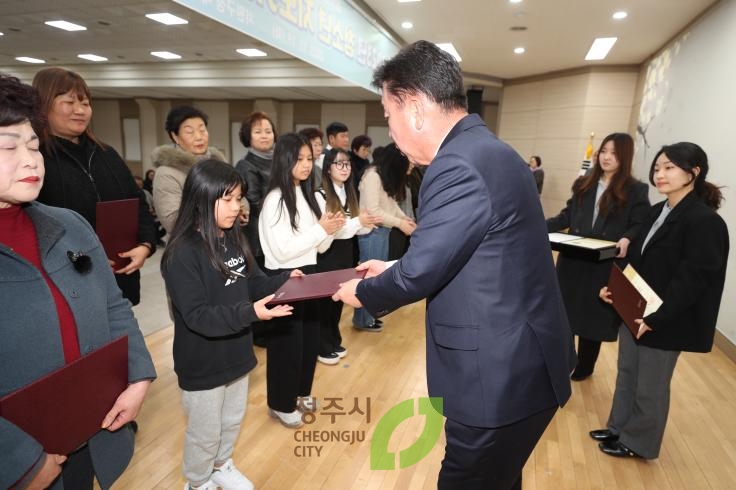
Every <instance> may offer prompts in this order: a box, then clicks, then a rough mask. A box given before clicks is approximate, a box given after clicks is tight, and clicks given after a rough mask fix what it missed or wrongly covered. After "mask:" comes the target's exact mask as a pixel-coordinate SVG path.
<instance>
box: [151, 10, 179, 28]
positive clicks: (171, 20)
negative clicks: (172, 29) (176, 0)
mask: <svg viewBox="0 0 736 490" xmlns="http://www.w3.org/2000/svg"><path fill="white" fill-rule="evenodd" d="M146 17H148V18H149V19H151V20H155V21H156V22H161V23H162V24H166V25H167V26H176V25H181V24H189V21H188V20H186V19H182V18H181V17H177V16H176V15H173V14H170V13H168V12H161V13H158V14H146Z"/></svg>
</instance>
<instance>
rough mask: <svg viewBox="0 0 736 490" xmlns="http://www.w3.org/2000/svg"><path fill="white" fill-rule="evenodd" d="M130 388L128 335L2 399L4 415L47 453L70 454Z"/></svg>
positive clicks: (84, 440) (1, 411) (86, 438)
mask: <svg viewBox="0 0 736 490" xmlns="http://www.w3.org/2000/svg"><path fill="white" fill-rule="evenodd" d="M127 387H128V337H127V336H125V337H120V338H119V339H116V340H114V341H112V342H110V343H109V344H107V345H104V346H102V347H100V348H99V349H97V350H95V351H93V352H92V353H90V354H87V355H86V356H84V357H80V358H79V359H77V360H76V361H73V362H71V363H69V364H67V365H66V366H63V367H61V368H59V369H57V370H56V371H52V372H51V373H49V374H47V375H46V376H43V377H42V378H39V379H37V380H36V381H34V382H33V383H31V384H29V385H26V386H24V387H22V388H20V389H18V390H16V391H13V392H12V393H9V394H7V395H5V396H4V397H2V398H0V417H3V418H5V419H7V420H8V421H10V422H11V423H13V424H15V425H16V426H18V427H20V428H21V429H22V430H23V431H25V432H26V433H28V434H29V435H31V436H32V437H33V438H34V439H36V440H37V441H38V442H39V443H40V444H41V445H42V446H43V448H44V450H45V451H46V452H47V453H49V454H62V455H67V454H69V453H71V452H73V451H74V450H75V449H77V448H78V447H79V446H81V445H82V444H84V443H85V442H86V441H87V440H88V439H89V438H90V437H92V436H93V435H95V434H96V433H97V431H99V430H100V427H101V426H102V420H103V419H104V418H105V415H107V412H109V411H110V409H111V408H112V407H113V405H114V404H115V401H116V400H117V398H118V396H120V393H122V392H123V391H124V390H125V389H126V388H127Z"/></svg>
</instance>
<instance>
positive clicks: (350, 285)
mask: <svg viewBox="0 0 736 490" xmlns="http://www.w3.org/2000/svg"><path fill="white" fill-rule="evenodd" d="M395 263H396V261H395V260H393V261H390V262H384V261H382V260H375V259H373V260H367V261H365V262H363V263H362V264H360V265H358V267H356V268H355V270H356V271H359V272H360V271H366V272H365V277H364V279H367V278H369V277H375V276H377V275H379V274H381V273H383V271H385V270H386V269H388V268H389V267H391V266H392V265H394V264H395ZM360 281H361V279H351V280H350V281H347V282H344V283H341V284H340V289H338V290H337V292H336V293H335V294H333V295H332V301H342V302H343V303H345V304H346V305H350V306H352V307H354V308H362V307H363V305H362V304H361V302H360V300H359V299H358V297H357V296H355V290H356V289H357V288H358V283H359V282H360Z"/></svg>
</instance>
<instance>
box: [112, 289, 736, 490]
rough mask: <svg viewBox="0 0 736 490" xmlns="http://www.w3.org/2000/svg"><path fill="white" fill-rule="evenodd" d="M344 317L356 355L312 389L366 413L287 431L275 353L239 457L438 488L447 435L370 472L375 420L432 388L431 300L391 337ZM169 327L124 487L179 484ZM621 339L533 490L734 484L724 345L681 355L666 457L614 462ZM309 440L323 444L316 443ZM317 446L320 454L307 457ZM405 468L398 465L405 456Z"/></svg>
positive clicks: (560, 428) (535, 462)
mask: <svg viewBox="0 0 736 490" xmlns="http://www.w3.org/2000/svg"><path fill="white" fill-rule="evenodd" d="M351 314H352V309H351V308H347V307H346V308H345V312H344V315H343V322H342V326H343V329H342V332H343V337H344V345H345V346H346V347H347V348H348V351H349V353H348V356H347V357H346V358H345V359H343V362H341V363H340V364H339V365H336V366H325V365H322V364H318V367H317V374H316V379H315V384H314V386H315V390H314V394H315V395H316V396H317V397H318V398H319V399H320V404H321V406H320V412H323V411H324V412H326V411H327V409H326V402H325V400H324V399H325V398H340V399H342V400H343V401H342V402H339V403H340V404H342V406H343V408H345V410H344V411H349V410H351V409H352V407H353V405H354V399H355V398H358V407H359V408H360V409H361V410H363V411H365V408H366V407H365V405H366V399H367V398H370V422H368V421H367V420H366V416H365V415H360V414H358V413H353V414H350V415H342V416H337V417H336V418H337V420H336V421H335V422H334V423H332V421H331V417H330V416H328V415H322V414H320V415H318V416H317V420H316V421H315V422H314V423H313V424H311V425H309V426H305V428H304V429H301V430H299V431H295V430H290V429H286V428H284V427H282V426H281V425H280V424H278V423H277V422H276V421H274V420H273V419H270V418H269V417H268V416H267V413H266V397H265V395H266V388H265V352H264V350H263V349H260V348H256V354H257V356H258V359H259V365H258V367H256V369H255V370H254V371H253V372H252V373H251V375H250V398H249V400H248V410H247V412H246V416H245V419H244V421H243V425H242V430H241V433H240V438H239V439H238V442H237V446H236V448H235V453H234V460H235V463H236V465H237V466H238V468H240V469H241V471H243V472H244V473H245V474H246V475H247V476H248V477H249V478H250V479H251V480H252V481H253V482H254V483H255V485H256V488H258V489H264V490H265V489H272V490H284V489H336V490H337V489H339V490H344V489H385V490H388V489H402V490H403V489H420V488H422V489H431V488H436V478H437V472H438V470H439V467H440V462H441V460H442V456H443V452H444V436H442V437H441V438H440V441H439V442H438V443H437V445H436V446H435V447H434V449H433V450H432V452H431V453H430V454H429V455H428V456H427V457H426V458H424V459H423V460H422V461H420V462H419V463H418V464H416V465H414V466H411V467H408V468H405V469H397V470H392V471H389V470H382V471H379V470H371V469H370V440H371V435H372V433H373V430H374V429H375V426H376V423H377V422H378V420H379V419H380V418H381V416H382V415H383V414H384V413H386V411H387V410H388V409H389V408H391V407H392V406H394V405H395V404H396V403H398V402H400V401H403V400H406V399H409V398H418V397H422V396H427V388H426V378H425V366H424V357H425V355H424V338H425V335H424V304H423V303H418V304H415V305H411V306H408V307H405V308H403V309H401V310H398V311H396V312H394V313H393V314H391V315H389V316H388V317H385V319H384V321H385V324H386V328H385V330H384V331H383V332H382V333H368V332H361V331H356V330H354V329H353V328H351V327H349V325H350V315H351ZM172 336H173V329H172V328H171V327H169V328H166V329H164V330H161V331H158V332H156V333H153V334H151V335H149V336H148V337H147V343H148V346H149V348H150V350H151V353H152V355H153V358H154V361H155V363H156V368H157V370H158V375H159V378H158V380H157V381H156V382H155V383H154V384H153V386H152V387H151V390H150V391H149V395H148V398H147V399H146V402H145V404H144V406H143V410H142V412H141V414H140V416H139V418H138V422H139V425H140V430H139V432H138V436H137V445H136V452H135V456H134V458H133V461H132V463H131V465H130V467H129V468H128V470H127V471H126V473H125V474H124V475H123V476H122V477H121V478H120V480H119V481H118V482H117V484H116V486H115V488H117V489H127V488H131V489H132V488H135V489H147V488H176V489H181V488H182V487H183V485H184V479H183V477H182V476H181V459H182V443H183V432H184V427H185V418H184V415H183V412H182V409H181V405H180V393H179V389H178V387H177V384H176V376H175V374H174V373H173V371H172V366H173V361H172V357H171V347H172ZM615 361H616V344H604V346H603V349H602V351H601V357H600V359H599V361H598V366H597V370H596V373H595V374H594V375H593V376H592V377H591V378H589V379H588V380H586V381H583V382H581V383H574V385H573V390H574V391H573V397H572V399H571V400H570V402H569V403H568V404H567V405H566V406H565V408H564V409H562V410H560V411H559V412H558V413H557V415H556V416H555V418H554V420H553V422H552V424H551V425H550V426H549V427H548V429H547V431H546V432H545V434H544V436H543V438H542V440H541V441H540V442H539V444H538V446H537V448H536V450H535V451H534V453H533V455H532V456H531V458H530V459H529V461H528V462H527V465H526V467H525V468H524V476H523V478H524V480H523V481H524V489H525V490H542V489H550V490H559V489H606V490H611V489H626V490H632V489H660V488H661V489H687V490H692V489H724V490H725V489H736V365H734V363H733V362H732V361H730V360H729V359H728V358H726V357H725V356H724V355H723V354H722V353H721V352H720V351H714V352H712V353H711V354H707V355H702V354H698V355H696V354H683V355H682V356H681V357H680V361H679V363H678V365H677V368H676V370H675V376H674V380H673V383H672V404H671V411H670V417H669V423H668V425H667V431H666V434H665V437H664V444H663V447H662V452H661V455H660V457H659V459H658V460H654V461H648V462H647V461H641V460H633V459H624V460H622V459H616V458H612V457H609V456H606V455H604V454H602V453H601V452H600V451H599V450H598V448H597V445H596V443H594V441H592V440H591V439H590V438H589V437H588V431H589V430H591V429H597V428H602V427H605V421H606V419H607V416H608V411H609V408H610V402H611V396H612V393H613V387H614V382H615V375H616V369H615ZM422 426H423V417H413V418H412V419H410V420H409V421H405V422H403V423H402V424H401V425H400V426H399V428H398V430H397V431H396V432H394V435H393V436H392V438H391V442H390V445H389V449H390V450H393V451H399V450H401V449H403V448H406V447H409V446H410V445H411V444H412V443H413V442H414V441H415V440H416V439H417V437H418V436H419V434H420V433H421V430H422ZM306 431H320V432H322V431H347V432H352V431H358V433H360V432H363V431H364V432H365V437H364V438H363V442H355V443H353V444H351V443H350V442H342V441H329V442H297V441H296V440H295V437H296V438H299V439H300V441H301V440H302V439H303V438H304V436H305V433H306ZM305 446H321V448H320V449H319V453H317V449H316V448H314V447H313V448H311V449H310V448H305ZM309 451H311V455H310V454H309ZM397 467H398V464H397Z"/></svg>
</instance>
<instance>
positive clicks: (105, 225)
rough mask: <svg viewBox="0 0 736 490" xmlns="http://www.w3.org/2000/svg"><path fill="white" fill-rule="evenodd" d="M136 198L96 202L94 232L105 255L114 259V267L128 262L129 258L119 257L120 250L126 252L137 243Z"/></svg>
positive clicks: (138, 203)
mask: <svg viewBox="0 0 736 490" xmlns="http://www.w3.org/2000/svg"><path fill="white" fill-rule="evenodd" d="M139 206H140V201H139V200H138V199H121V200H119V201H102V202H98V203H97V213H96V218H95V220H96V221H95V232H97V236H98V237H99V239H100V241H101V242H102V246H103V247H104V248H105V255H107V258H108V259H110V260H113V261H115V265H114V266H113V268H114V269H116V270H117V269H120V268H122V267H125V266H126V265H128V264H129V263H130V259H126V258H120V257H118V254H119V253H120V252H127V251H128V250H130V249H132V248H135V247H136V245H138V207H139Z"/></svg>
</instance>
